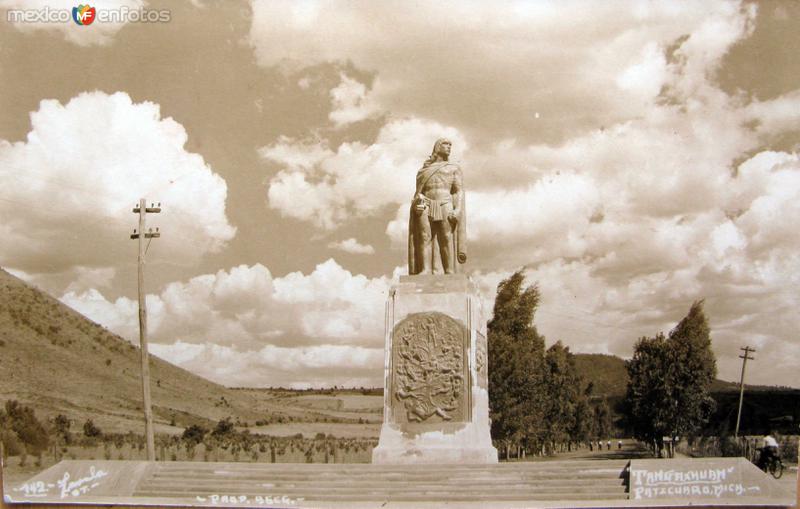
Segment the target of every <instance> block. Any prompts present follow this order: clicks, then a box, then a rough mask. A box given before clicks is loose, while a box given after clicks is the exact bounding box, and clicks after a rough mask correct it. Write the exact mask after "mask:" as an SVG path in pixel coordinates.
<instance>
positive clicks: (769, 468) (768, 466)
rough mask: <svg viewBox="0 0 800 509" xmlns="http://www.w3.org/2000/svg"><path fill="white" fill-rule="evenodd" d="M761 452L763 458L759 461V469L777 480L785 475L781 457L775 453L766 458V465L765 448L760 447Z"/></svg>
mask: <svg viewBox="0 0 800 509" xmlns="http://www.w3.org/2000/svg"><path fill="white" fill-rule="evenodd" d="M758 450H759V451H761V457H760V458H759V461H758V467H759V468H760V469H761V470H763V471H764V472H766V473H768V474H770V475H772V477H774V478H775V479H780V478H781V476H782V475H783V461H781V457H780V456H778V455H777V454H775V453H773V454H770V455H769V457H768V458H766V463H765V462H764V448H763V447H760V448H759V449H758Z"/></svg>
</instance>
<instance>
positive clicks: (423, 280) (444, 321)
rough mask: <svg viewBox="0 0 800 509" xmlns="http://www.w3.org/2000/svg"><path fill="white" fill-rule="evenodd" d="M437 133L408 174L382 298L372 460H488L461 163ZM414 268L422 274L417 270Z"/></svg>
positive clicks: (483, 366)
mask: <svg viewBox="0 0 800 509" xmlns="http://www.w3.org/2000/svg"><path fill="white" fill-rule="evenodd" d="M451 145H452V144H451V143H450V141H449V140H446V139H440V140H437V141H436V144H435V145H434V146H433V152H432V153H431V156H430V157H429V158H428V159H427V160H426V161H425V163H424V164H423V165H422V168H421V169H420V170H419V172H417V185H416V190H415V191H414V197H413V199H412V200H411V207H410V210H409V222H408V225H409V228H408V274H409V275H407V276H405V275H401V276H400V277H399V278H398V281H397V282H395V283H393V284H392V286H391V287H390V288H389V292H388V295H387V299H386V315H385V316H386V329H385V334H386V336H385V341H386V356H385V358H384V366H383V368H384V384H385V385H384V391H383V395H384V396H383V397H384V400H383V424H382V425H381V434H380V440H379V441H378V445H377V446H376V447H375V448H374V449H373V450H372V462H373V463H376V464H387V465H391V464H410V463H419V464H423V463H424V464H435V465H441V464H467V463H474V464H488V463H497V449H495V447H494V445H492V437H491V433H490V431H491V426H490V420H489V377H488V372H487V362H486V352H487V345H486V318H485V316H484V314H483V305H482V302H481V297H480V293H479V292H478V287H477V285H476V284H475V283H474V281H472V280H471V279H470V278H469V277H468V276H467V274H464V273H463V271H462V273H461V274H458V273H457V272H458V270H457V268H458V264H460V263H464V262H466V261H467V253H466V235H465V233H466V232H465V230H466V228H465V226H466V222H465V214H464V211H465V209H464V186H463V181H462V175H461V168H459V166H458V165H457V164H454V163H452V162H450V160H449V159H450V148H451ZM420 274H426V275H428V274H430V275H429V276H426V277H421V276H420Z"/></svg>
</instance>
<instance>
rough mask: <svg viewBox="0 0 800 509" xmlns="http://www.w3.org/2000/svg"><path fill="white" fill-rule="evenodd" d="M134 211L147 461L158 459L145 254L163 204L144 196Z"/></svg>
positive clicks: (156, 233) (157, 235)
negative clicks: (151, 217) (151, 222)
mask: <svg viewBox="0 0 800 509" xmlns="http://www.w3.org/2000/svg"><path fill="white" fill-rule="evenodd" d="M133 212H134V213H135V214H139V232H138V233H137V232H136V230H133V235H131V238H132V239H138V240H139V345H140V348H141V350H142V397H143V399H144V431H145V437H146V440H147V461H155V460H156V445H155V438H154V436H153V410H152V407H151V405H150V363H149V360H150V356H149V355H148V353H147V304H146V303H145V298H144V296H145V291H144V255H145V254H146V253H147V246H149V245H150V242H149V241H148V243H147V246H146V245H145V243H144V239H153V238H158V237H160V236H161V233H159V231H158V228H156V231H155V232H154V231H153V229H152V228H150V230H148V231H147V233H145V227H146V222H147V221H146V216H147V214H148V213H153V214H157V213H159V212H161V204H160V203H159V204H158V206H157V207H156V206H153V204H152V203H151V204H150V206H149V207H148V206H147V205H146V200H145V199H144V198H142V199H140V200H139V204H138V205H137V206H136V207H134V209H133Z"/></svg>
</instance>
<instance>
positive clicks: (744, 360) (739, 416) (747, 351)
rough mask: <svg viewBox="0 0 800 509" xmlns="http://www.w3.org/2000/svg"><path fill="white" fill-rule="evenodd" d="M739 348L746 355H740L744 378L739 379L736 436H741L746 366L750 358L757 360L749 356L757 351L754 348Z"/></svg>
mask: <svg viewBox="0 0 800 509" xmlns="http://www.w3.org/2000/svg"><path fill="white" fill-rule="evenodd" d="M739 350H741V351H743V352H744V355H740V356H739V358H740V359H742V379H741V380H740V381H739V413H737V414H736V431H735V432H734V434H733V436H734V437H735V438H739V421H740V420H741V419H742V401H743V400H744V368H745V366H747V361H748V360H751V361H752V360H755V358H754V357H750V356H749V354H750V353H751V352H755V350H754V349H753V348H750V347H749V346H746V347H744V348H740V349H739Z"/></svg>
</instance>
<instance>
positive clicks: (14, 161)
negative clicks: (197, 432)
mask: <svg viewBox="0 0 800 509" xmlns="http://www.w3.org/2000/svg"><path fill="white" fill-rule="evenodd" d="M73 5H74V4H72V3H59V2H57V1H56V0H0V8H2V9H3V13H2V20H0V112H2V113H0V178H2V186H1V187H0V234H1V235H2V237H3V241H2V242H1V243H0V266H2V267H4V268H6V269H7V270H10V271H12V272H13V273H14V274H16V275H18V276H20V277H23V278H24V279H26V280H27V281H29V282H31V283H33V284H35V285H37V286H39V287H40V288H42V289H44V290H46V291H47V292H49V293H51V294H52V295H54V296H56V297H58V298H59V299H61V301H62V302H64V303H66V304H68V305H69V306H72V307H73V308H75V309H77V310H78V311H80V312H81V313H84V314H85V315H87V316H89V317H90V318H92V319H93V320H96V321H98V322H100V323H102V324H104V325H106V326H107V327H108V328H109V329H111V330H113V331H115V332H118V333H120V334H121V335H123V336H124V337H126V338H129V339H130V340H132V341H134V342H137V341H138V332H137V331H138V329H137V327H138V324H137V318H136V312H137V304H136V254H137V245H136V242H134V241H131V240H129V234H130V233H131V231H132V229H133V228H134V227H136V226H137V217H136V216H135V215H134V214H133V213H132V212H131V209H132V207H133V205H134V204H135V203H136V202H137V200H138V199H139V198H140V197H146V198H147V199H148V201H153V202H161V203H162V206H163V212H162V213H161V214H157V215H156V214H153V215H149V216H148V221H149V224H150V225H152V226H153V227H155V226H158V227H159V228H160V230H161V231H162V232H163V236H162V237H161V238H160V239H156V240H154V241H153V242H152V243H151V245H150V246H149V250H148V254H147V257H148V258H147V262H148V263H147V293H148V296H147V300H148V306H149V307H148V311H149V313H150V315H149V316H150V327H151V334H150V335H151V341H152V347H151V348H152V351H153V352H154V353H155V354H156V355H159V356H161V357H163V358H165V359H167V360H170V361H172V362H174V363H176V364H179V365H181V366H183V367H185V368H187V369H189V370H192V371H194V372H196V373H198V374H200V375H202V376H205V377H207V378H209V379H212V380H214V381H217V382H220V383H223V384H226V385H231V386H244V385H252V386H277V385H281V386H290V385H291V386H296V387H304V386H323V385H327V386H332V385H340V386H341V385H348V386H362V385H364V386H380V385H381V383H382V382H381V380H382V364H383V316H384V315H383V309H384V301H385V298H386V294H387V290H388V288H389V287H390V286H391V284H392V281H393V280H395V279H396V278H397V277H398V275H400V274H402V273H404V271H405V263H406V260H405V256H406V254H405V249H404V245H405V242H406V241H405V238H406V229H407V225H406V224H405V223H404V215H405V214H407V206H408V202H409V200H410V198H411V194H412V193H413V188H414V175H415V173H416V171H417V169H418V168H419V167H420V165H421V163H422V161H423V160H424V159H425V158H426V157H427V155H428V154H429V153H430V150H431V147H432V145H433V142H434V141H435V140H436V138H438V137H440V136H447V137H449V138H450V139H451V140H452V141H453V155H452V158H453V159H454V160H456V161H458V162H460V163H461V165H462V168H463V171H464V178H465V185H466V188H467V204H468V207H467V209H468V210H467V216H468V219H467V224H468V238H469V256H470V260H469V262H468V264H467V265H466V267H467V270H468V272H469V273H470V274H471V276H472V277H473V278H474V279H475V280H476V281H477V282H478V283H479V285H480V287H481V289H482V292H483V296H484V300H485V305H486V307H487V314H488V311H489V310H491V305H492V301H493V294H494V291H495V289H496V285H497V283H498V282H499V281H500V280H501V279H502V278H504V277H506V276H508V275H509V274H510V273H511V272H513V271H514V270H516V269H519V268H521V267H524V268H525V270H526V273H527V276H528V280H529V281H530V282H538V284H539V286H540V289H541V292H542V302H541V306H540V308H539V310H538V312H537V315H536V319H535V322H536V325H537V326H538V328H539V329H540V331H541V332H542V333H543V334H544V335H545V336H546V337H547V340H548V343H552V342H555V341H556V340H562V341H563V342H564V343H565V344H567V345H569V346H570V348H571V349H572V350H573V351H575V352H600V353H610V354H615V355H619V356H622V357H629V356H630V355H631V354H632V348H633V344H634V342H635V341H636V339H637V338H638V337H640V336H643V335H654V334H656V333H658V332H660V331H664V332H667V331H669V330H670V329H671V328H672V327H673V326H674V325H675V324H676V322H677V321H678V320H680V318H682V317H683V316H684V315H685V314H686V312H687V311H688V309H689V307H690V306H691V304H692V302H693V301H694V300H697V299H705V302H706V313H707V315H708V317H709V320H710V323H711V327H712V340H713V347H714V350H715V352H716V355H717V361H718V366H719V376H720V377H721V378H723V379H726V380H737V379H738V375H739V369H740V360H739V358H738V354H739V348H740V347H743V346H745V345H749V346H751V347H754V348H755V349H756V350H757V352H756V354H755V358H756V361H755V362H754V364H753V369H752V370H749V375H748V380H749V381H750V382H753V383H760V384H782V385H792V386H800V382H798V379H797V371H798V366H800V360H798V359H800V338H798V336H797V331H798V330H800V314H798V312H797V309H798V307H800V302H798V301H799V300H800V299H798V295H799V293H800V292H799V291H798V283H800V236H798V234H797V233H796V232H795V229H796V225H797V224H800V160H798V157H799V155H800V122H799V121H800V61H799V60H798V59H797V58H796V55H797V54H798V52H799V51H800V30H798V25H797V23H798V21H797V20H798V19H800V6H798V4H797V3H796V2H790V1H786V2H778V1H776V2H764V3H759V4H754V3H740V2H727V1H726V2H722V1H713V0H712V1H705V2H674V1H663V2H644V1H641V2H638V1H629V2H588V1H575V2H545V1H525V2H506V3H503V4H500V7H499V8H498V7H497V6H490V5H488V4H486V3H482V2H469V1H467V2H464V1H459V2H441V1H440V2H411V3H409V2H401V1H386V2H372V1H363V2H357V1H356V2H353V1H350V2H341V3H331V2H314V1H303V0H298V1H286V2H278V1H259V0H253V1H252V2H249V3H248V2H238V3H237V2H207V1H202V0H196V1H193V2H183V3H179V2H169V3H167V2H163V3H162V2H157V1H152V2H147V3H144V2H141V1H137V0H108V1H103V2H101V1H97V2H94V3H92V5H93V6H95V7H96V8H97V9H98V11H99V10H103V9H120V8H122V7H127V8H128V10H127V12H130V11H131V10H133V11H137V12H142V11H141V9H153V10H158V9H169V18H170V21H169V22H168V23H142V22H134V21H131V20H127V22H117V23H108V22H105V23H104V22H102V20H98V21H97V22H95V23H93V24H91V25H87V26H79V25H78V24H76V23H74V22H72V21H71V20H69V21H67V22H63V23H43V22H34V23H22V22H16V23H11V22H9V21H8V18H7V11H8V10H9V9H11V10H13V9H36V10H41V9H44V8H45V7H48V8H50V9H65V8H66V9H71V8H72V6H73ZM792 225H795V226H794V227H793V226H792Z"/></svg>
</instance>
